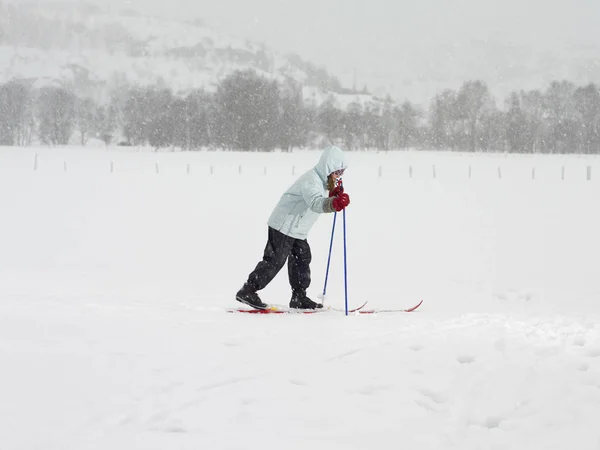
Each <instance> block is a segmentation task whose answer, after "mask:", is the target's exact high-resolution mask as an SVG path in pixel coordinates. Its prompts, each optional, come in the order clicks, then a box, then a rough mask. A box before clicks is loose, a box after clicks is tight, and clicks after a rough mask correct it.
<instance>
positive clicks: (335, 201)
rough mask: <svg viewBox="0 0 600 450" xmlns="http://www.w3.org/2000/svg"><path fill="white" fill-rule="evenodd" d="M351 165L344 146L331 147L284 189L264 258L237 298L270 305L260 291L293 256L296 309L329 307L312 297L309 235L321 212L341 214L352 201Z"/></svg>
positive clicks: (292, 302)
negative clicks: (347, 179) (346, 182)
mask: <svg viewBox="0 0 600 450" xmlns="http://www.w3.org/2000/svg"><path fill="white" fill-rule="evenodd" d="M346 167H347V164H346V157H345V155H344V153H343V152H342V150H341V149H340V148H338V147H335V146H331V147H328V148H326V149H325V150H324V151H323V154H322V155H321V158H320V159H319V162H318V163H317V165H316V166H315V167H314V168H312V169H311V170H309V171H307V172H306V173H304V174H303V175H302V176H300V178H298V180H297V181H296V182H295V183H294V184H292V185H291V186H290V187H289V188H288V190H287V191H285V192H284V193H283V195H282V196H281V199H280V200H279V203H277V205H276V206H275V209H274V210H273V212H272V214H271V217H270V218H269V220H268V239H267V245H266V247H265V250H264V254H263V257H262V260H261V261H260V262H259V263H258V264H257V266H256V268H255V269H254V270H253V271H252V272H251V273H250V275H249V276H248V279H247V281H246V283H244V285H243V286H242V288H241V289H240V290H239V291H238V293H237V294H236V297H235V298H236V300H237V301H239V302H241V303H245V304H247V305H250V306H252V307H254V308H257V309H265V308H267V307H268V305H267V304H265V303H263V302H262V300H261V299H260V297H259V296H258V294H257V291H260V290H261V289H264V288H265V287H266V286H267V285H268V284H269V283H270V282H271V281H272V280H273V278H275V276H276V275H277V273H279V271H280V270H281V268H282V267H283V265H284V264H285V262H286V260H287V263H288V276H289V281H290V286H291V288H292V298H291V300H290V308H298V309H317V308H322V307H323V305H322V304H320V303H316V302H314V301H312V300H311V299H310V298H308V297H307V296H306V290H307V289H308V287H309V286H310V281H311V280H310V262H311V259H312V256H311V252H310V246H309V244H308V241H307V235H308V232H309V231H310V229H311V228H312V226H313V225H314V224H315V222H316V221H317V219H318V218H319V215H320V214H326V213H332V212H334V211H337V212H339V211H342V210H343V209H344V208H346V207H347V206H348V205H349V204H350V197H349V196H348V194H346V193H345V192H344V190H343V187H342V185H341V177H342V174H343V173H344V170H346ZM327 192H329V195H327Z"/></svg>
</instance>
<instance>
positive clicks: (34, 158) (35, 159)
mask: <svg viewBox="0 0 600 450" xmlns="http://www.w3.org/2000/svg"><path fill="white" fill-rule="evenodd" d="M37 167H38V154H37V153H36V154H35V156H34V157H33V170H37Z"/></svg>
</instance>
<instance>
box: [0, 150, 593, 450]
mask: <svg viewBox="0 0 600 450" xmlns="http://www.w3.org/2000/svg"><path fill="white" fill-rule="evenodd" d="M39 152H40V159H39V168H38V171H37V172H36V173H33V172H32V171H31V167H30V166H29V164H30V162H31V161H30V159H29V156H30V153H27V152H25V153H24V150H23V149H17V150H11V149H9V150H4V149H3V150H0V192H5V193H6V192H12V193H13V194H11V195H10V196H9V195H5V196H4V197H3V200H4V202H3V206H4V211H5V216H4V218H5V220H4V221H3V222H2V225H1V226H2V232H0V248H1V249H2V251H1V252H0V450H34V449H35V450H63V449H77V450H105V449H107V448H110V449H115V450H121V449H122V450H130V449H132V448H140V449H144V450H153V449H156V450H162V449H165V448H173V449H184V450H185V449H194V450H196V449H198V448H210V449H238V448H248V447H250V448H254V447H260V448H263V449H279V448H286V449H306V448H311V449H314V448H319V449H321V448H322V449H345V450H346V449H364V448H377V449H397V448H400V447H402V448H404V447H406V448H422V449H444V450H447V449H457V450H464V449H474V450H475V449H477V450H479V449H484V448H486V449H487V448H489V449H494V450H499V449H515V448H527V449H557V450H563V449H565V448H577V449H578V450H600V431H599V430H598V426H597V420H598V419H597V418H598V417H600V306H598V303H597V299H598V298H599V295H600V283H599V282H598V281H597V276H596V275H595V270H596V264H595V255H597V253H598V251H599V250H600V244H599V243H598V239H597V238H596V234H597V230H598V229H599V227H600V219H599V217H598V214H597V213H596V212H595V210H593V209H592V207H589V206H585V207H583V206H581V205H593V204H595V203H594V202H596V200H597V198H598V194H599V193H600V192H599V189H598V187H597V186H598V185H597V184H596V183H593V182H590V183H589V184H580V183H577V182H569V183H565V184H561V183H562V181H556V182H553V181H551V180H550V179H551V177H552V176H554V175H552V174H555V173H560V172H557V171H556V169H557V168H559V167H560V165H561V164H563V163H565V160H560V161H559V162H558V163H555V162H553V161H554V160H548V159H543V158H540V159H530V160H527V161H529V162H530V163H531V164H533V163H536V161H537V163H539V167H538V171H537V172H536V173H537V174H538V177H539V180H538V181H536V183H539V184H532V181H531V180H530V179H529V180H525V179H523V180H519V179H518V177H516V175H515V177H516V178H514V179H513V180H512V183H510V182H509V181H510V179H511V178H510V177H511V173H513V174H516V173H518V168H519V167H520V166H519V163H518V162H517V163H514V162H513V166H512V168H513V169H514V172H511V170H510V168H509V169H506V168H505V170H504V172H503V174H504V176H503V180H502V182H501V183H500V182H498V181H497V180H495V181H491V180H489V179H483V180H475V179H474V180H471V181H467V180H463V181H460V182H459V181H457V178H459V177H460V176H462V175H460V174H462V173H463V172H465V170H464V169H465V168H466V165H465V164H467V163H466V162H465V158H466V156H464V155H462V156H456V157H450V156H448V155H443V154H441V155H435V156H434V155H431V154H420V153H418V154H414V153H410V152H408V153H406V154H401V155H399V156H394V155H384V154H374V155H362V154H352V158H353V159H354V165H353V166H352V167H355V169H354V170H355V172H354V173H357V175H353V172H352V170H350V169H349V170H348V174H347V177H345V178H347V181H346V180H345V181H346V185H347V189H348V191H349V192H351V195H352V198H353V203H352V208H353V209H352V210H350V209H349V210H348V218H349V223H348V225H349V237H350V238H351V240H349V246H348V250H349V255H348V256H349V268H350V272H349V274H350V279H349V281H350V302H351V306H354V305H355V304H356V303H358V304H360V303H359V302H362V301H363V299H368V300H369V304H368V306H367V307H368V308H406V307H410V306H412V305H413V304H415V303H416V302H417V301H418V300H419V299H421V298H424V299H425V303H424V304H423V305H422V306H421V308H420V309H419V310H418V311H417V312H415V313H408V314H403V313H398V314H374V315H362V316H361V315H350V316H349V317H344V315H343V314H341V313H335V312H327V313H323V314H317V315H306V316H304V315H272V316H255V315H241V314H239V315H236V314H228V313H226V312H225V308H229V307H234V306H238V304H237V303H236V302H235V301H233V295H234V294H235V291H236V290H237V288H238V287H239V284H240V283H241V282H242V281H243V279H244V277H245V276H246V275H247V271H248V270H249V269H250V268H251V267H252V266H253V265H254V264H255V263H256V258H258V257H259V256H260V254H261V252H262V249H263V246H264V237H265V231H266V230H265V228H264V220H266V217H268V213H269V212H270V209H271V206H272V205H273V204H274V202H275V201H276V200H277V197H278V195H279V194H280V191H281V189H283V188H285V187H287V185H288V184H289V183H290V182H291V181H292V180H293V178H292V176H291V174H290V173H289V168H290V165H291V164H292V163H293V164H297V165H298V168H297V169H296V174H299V173H300V166H304V167H310V165H311V164H313V162H314V159H315V157H316V156H317V155H316V154H315V153H310V152H307V153H302V152H300V153H298V154H291V155H280V154H273V155H262V154H261V155H238V154H233V153H232V154H223V153H217V152H199V153H198V154H193V155H182V154H173V155H167V154H160V155H156V154H141V153H140V154H133V153H120V152H107V153H105V152H93V151H90V152H89V153H88V154H86V155H84V156H82V155H81V153H76V152H72V151H70V150H61V149H56V150H55V151H54V152H52V151H48V152H46V151H43V150H39ZM156 158H160V159H161V174H160V176H159V175H158V174H155V173H152V171H153V169H154V164H155V159H156ZM432 158H437V159H436V167H437V174H438V177H439V179H437V180H435V181H434V180H429V179H419V178H418V174H420V173H429V172H426V171H425V168H429V167H430V164H431V163H432V160H431V159H432ZM469 158H470V159H468V163H469V164H472V165H473V168H474V170H473V174H474V178H475V177H476V176H477V175H478V174H480V173H481V171H484V170H488V169H489V172H490V173H494V171H495V169H496V167H497V165H498V164H500V163H502V164H510V162H509V161H508V159H497V158H495V157H494V156H490V157H489V159H488V158H487V157H484V156H479V157H475V156H469ZM66 159H68V160H69V165H68V167H69V172H68V173H62V172H61V170H62V162H63V160H66ZM112 159H114V160H115V161H116V167H117V168H118V170H117V172H116V173H114V174H108V173H104V171H106V169H107V168H108V167H109V165H108V161H109V160H112ZM189 159H192V162H193V165H192V167H193V168H194V169H193V171H192V173H193V174H194V176H189V177H184V176H183V174H184V173H185V164H186V163H187V162H188V160H189ZM240 160H241V161H242V162H243V164H245V169H244V176H245V177H247V178H241V179H240V178H234V177H240V175H239V174H238V173H237V170H238V164H239V162H240ZM507 161H508V162H507ZM92 163H93V164H92ZM96 163H97V164H96ZM408 163H410V164H413V165H414V168H415V170H414V174H415V179H411V180H407V179H406V178H401V177H400V175H399V174H401V173H403V174H405V173H406V171H405V170H404V169H405V168H406V165H407V164H408ZM537 163H536V164H537ZM566 163H568V164H573V165H581V164H582V162H581V161H580V160H579V159H577V158H573V159H567V160H566ZM210 164H214V165H215V174H214V176H213V177H212V178H211V177H210V176H209V175H208V173H209V172H208V167H209V166H210ZM378 164H383V165H384V167H385V172H384V173H385V174H386V177H383V178H378V177H377V176H376V174H377V167H378ZM419 164H421V168H422V169H423V170H420V166H419ZM263 165H268V166H269V171H268V173H269V174H270V175H269V176H263V175H262V174H263V173H264V170H263ZM569 167H570V166H569ZM204 169H206V170H204ZM450 169H452V170H450ZM545 169H547V170H545ZM202 170H204V172H202V173H200V172H201V171H202ZM252 170H254V171H255V172H256V173H255V174H254V175H252ZM450 173H452V174H453V176H454V178H452V177H451V179H444V174H450ZM465 173H466V172H465ZM567 173H569V174H570V173H573V172H572V171H571V170H569V171H567ZM359 174H360V176H359ZM389 174H395V175H389ZM353 177H354V178H353ZM238 179H240V180H241V181H243V184H241V183H239V182H237V180H238ZM232 180H233V181H232ZM549 180H550V181H549ZM240 186H241V187H242V189H240ZM382 192H397V202H398V204H399V205H401V207H400V208H399V209H398V210H392V211H390V208H389V204H388V202H387V200H386V199H385V198H383V197H382V196H381V193H382ZM215 193H217V194H218V195H215ZM231 196H237V198H238V200H239V205H238V207H236V208H230V207H229V206H224V203H223V202H224V199H225V200H226V199H227V198H230V197H231ZM557 211H558V212H557ZM390 214H391V215H390ZM240 217H243V218H244V221H245V223H244V224H243V227H242V226H241V225H240V220H239V218H240ZM248 217H259V219H257V220H256V222H257V223H254V222H252V221H250V220H247V218H248ZM260 217H262V218H263V219H260ZM373 218H377V220H375V221H374V220H373ZM375 225H376V226H377V229H376V232H375V233H374V232H373V227H374V226H375ZM330 227H331V222H330V221H329V220H322V221H320V222H319V223H318V224H317V226H316V227H315V230H314V231H313V236H314V237H313V238H312V241H311V242H312V246H313V253H314V254H313V267H314V269H313V273H314V284H313V288H312V290H313V292H314V293H315V294H316V293H317V292H318V291H319V289H320V288H321V287H322V285H321V283H322V281H323V278H322V276H323V270H322V269H324V267H325V262H326V258H327V253H326V250H327V247H328V243H329V236H330V235H329V233H330V232H331V228H330ZM338 238H341V236H340V235H338ZM339 242H341V241H339V240H337V241H336V246H335V247H334V254H333V258H332V261H333V264H332V273H331V278H330V286H329V288H328V292H329V295H328V299H327V302H328V303H329V304H331V305H333V306H336V307H341V306H342V305H341V303H342V301H341V299H343V298H344V296H343V295H344V292H343V289H342V288H341V286H343V279H342V277H341V265H340V264H341V263H340V261H342V253H341V252H342V248H341V245H340V244H339ZM392 293H393V294H392ZM264 295H265V296H266V300H268V301H272V302H275V303H279V304H284V303H285V302H286V299H287V297H288V288H287V280H286V276H285V273H284V271H282V274H281V275H280V276H279V277H278V278H277V279H276V281H274V283H273V285H272V286H270V287H269V288H268V289H267V290H265V292H264ZM315 296H316V295H315Z"/></svg>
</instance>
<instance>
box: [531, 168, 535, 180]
mask: <svg viewBox="0 0 600 450" xmlns="http://www.w3.org/2000/svg"><path fill="white" fill-rule="evenodd" d="M531 179H532V180H535V167H534V168H533V169H531Z"/></svg>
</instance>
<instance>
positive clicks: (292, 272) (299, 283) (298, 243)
mask: <svg viewBox="0 0 600 450" xmlns="http://www.w3.org/2000/svg"><path fill="white" fill-rule="evenodd" d="M311 261H312V254H311V251H310V245H309V244H308V241H306V240H301V239H295V240H294V245H293V246H292V249H291V251H290V257H289V259H288V275H289V278H290V286H291V287H292V299H291V300H290V308H300V309H316V308H322V307H323V305H321V304H319V303H316V302H313V301H312V300H311V299H310V298H308V297H307V296H306V290H307V289H308V288H309V286H310V281H311V278H310V262H311Z"/></svg>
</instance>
